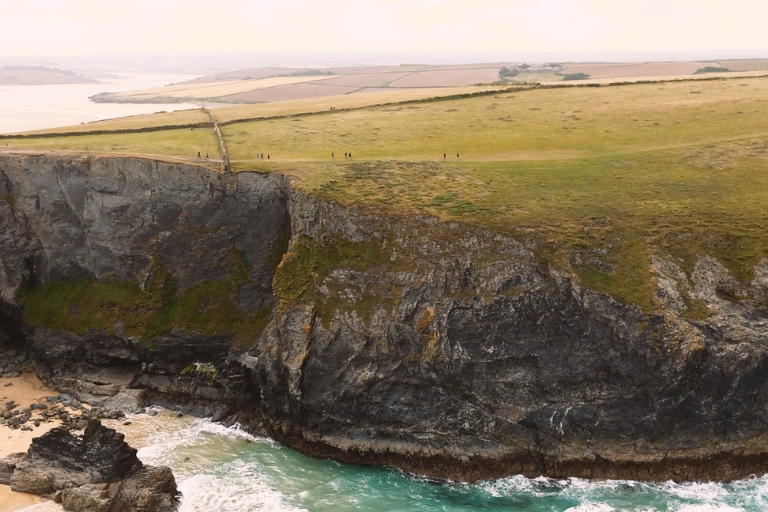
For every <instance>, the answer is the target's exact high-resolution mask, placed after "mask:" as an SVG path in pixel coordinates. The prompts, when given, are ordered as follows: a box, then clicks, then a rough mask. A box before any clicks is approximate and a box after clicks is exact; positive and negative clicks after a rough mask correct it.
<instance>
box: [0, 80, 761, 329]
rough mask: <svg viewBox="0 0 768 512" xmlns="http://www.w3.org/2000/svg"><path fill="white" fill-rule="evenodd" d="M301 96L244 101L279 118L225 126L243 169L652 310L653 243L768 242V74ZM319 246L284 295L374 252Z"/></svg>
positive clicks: (730, 247)
mask: <svg viewBox="0 0 768 512" xmlns="http://www.w3.org/2000/svg"><path fill="white" fill-rule="evenodd" d="M361 96H362V95H361ZM302 101H303V103H301V107H296V106H295V105H294V106H293V107H292V106H291V105H293V104H292V103H291V104H285V105H278V104H275V105H274V106H272V107H269V108H267V107H266V106H264V107H261V106H253V107H248V108H251V109H253V112H254V113H255V112H257V111H258V112H260V113H261V114H263V115H269V112H272V113H275V114H276V117H272V118H264V119H259V120H252V121H248V122H241V123H234V124H229V125H225V126H223V127H222V132H223V135H224V139H225V142H226V144H227V147H228V150H229V153H230V157H231V159H232V166H233V169H235V170H236V171H246V170H258V171H275V172H282V173H285V174H287V175H290V176H292V177H293V178H295V180H294V182H293V183H294V185H295V186H297V187H300V188H302V189H303V190H305V191H307V192H308V193H310V194H312V195H314V196H318V197H321V198H324V199H329V200H335V201H338V202H339V203H341V204H342V205H348V206H351V205H359V206H363V207H375V208H377V209H378V210H379V211H383V212H388V213H389V214H392V215H409V214H412V213H428V214H432V215H435V216H437V217H438V218H440V219H442V220H459V221H462V222H466V223H468V224H472V225H479V226H483V227H488V228H491V229H494V230H497V231H499V232H503V233H507V234H509V235H511V236H513V237H515V238H517V239H519V240H521V241H525V242H526V243H527V245H528V246H529V247H535V248H536V249H535V251H536V252H537V253H538V257H539V258H540V261H547V262H549V263H550V264H553V265H555V266H558V267H564V268H567V269H570V270H571V271H573V272H575V273H577V274H578V275H579V276H581V278H582V279H583V280H584V281H585V282H586V283H587V284H589V285H591V286H593V287H595V288H597V289H599V290H602V291H605V292H607V293H609V294H611V295H614V296H616V297H618V298H621V299H623V300H625V301H628V302H632V303H636V304H639V305H641V306H642V307H643V308H645V309H646V310H652V309H653V307H654V306H653V303H652V300H651V295H652V292H653V291H654V285H653V283H652V280H651V278H652V275H651V270H650V264H649V261H650V258H651V256H652V255H654V254H658V255H661V256H665V257H670V258H673V259H674V260H676V261H678V262H679V263H680V265H681V266H683V267H684V268H685V269H686V270H687V271H690V270H692V268H693V265H694V264H695V262H696V260H697V258H698V257H699V256H702V255H705V254H709V255H713V256H715V257H716V258H718V259H719V260H720V261H721V262H722V263H723V264H725V265H726V266H727V267H728V268H729V269H730V271H731V272H732V273H733V274H734V275H735V276H736V277H737V278H738V279H740V280H742V281H745V282H746V281H750V280H751V279H752V272H753V266H754V265H755V264H756V263H757V262H759V261H760V259H761V258H763V257H768V230H766V226H768V210H767V209H766V208H765V204H768V173H766V172H765V171H766V168H768V125H766V123H765V116H766V113H767V112H768V78H733V79H725V78H718V79H714V80H693V79H692V80H690V81H675V82H658V83H644V84H632V85H621V86H602V87H579V86H567V87H560V88H534V89H525V90H523V89H521V90H519V91H517V92H502V91H496V92H493V93H490V94H488V95H484V96H473V97H467V98H458V99H442V100H430V101H422V102H411V103H404V104H391V105H380V106H365V104H361V103H350V106H352V107H354V108H351V109H349V110H338V111H333V112H329V111H327V109H326V111H325V112H319V113H313V114H307V115H295V114H296V112H300V111H301V110H300V109H299V108H305V107H306V104H307V101H306V100H302ZM350 101H351V100H350ZM360 101H362V100H360ZM296 105H298V103H297V104H296ZM318 105H320V103H318ZM294 107H295V108H294ZM258 109H262V110H258ZM269 109H272V110H269ZM297 109H299V110H297ZM249 112H251V111H250V110H249ZM284 114H289V115H290V116H289V117H281V116H283V115H284ZM240 115H241V117H242V116H244V115H245V114H240ZM232 116H234V117H232ZM230 117H231V118H233V119H234V118H236V117H237V116H235V115H234V114H232V113H230ZM219 118H220V119H221V116H219ZM197 132H198V130H195V131H194V132H190V131H189V130H186V131H184V132H183V133H182V131H179V130H168V131H160V132H152V133H148V134H136V137H137V140H139V139H140V140H142V141H144V142H142V143H141V144H139V142H136V144H135V150H136V151H139V152H143V153H147V154H168V155H183V154H187V153H188V152H189V151H190V147H193V146H192V145H191V144H190V142H191V141H190V139H188V137H197V136H198V134H197ZM200 132H201V133H202V130H201V131H200ZM207 132H208V130H206V133H207ZM206 136H208V135H206ZM116 137H117V136H116V135H98V136H96V135H93V136H83V137H62V138H53V139H24V140H11V141H10V143H11V146H23V147H24V148H30V149H31V148H50V149H55V148H58V149H63V148H65V147H66V148H69V149H76V148H82V147H83V146H84V144H83V142H84V141H85V139H89V140H88V141H87V146H88V147H90V148H96V147H99V148H101V150H102V151H105V152H117V151H118V149H113V145H114V144H117V140H118V139H117V138H116ZM74 139H78V140H79V141H80V142H78V143H77V144H75V145H73V142H72V141H73V140H74ZM90 139H92V140H90ZM126 140H129V139H126ZM206 141H208V139H206ZM0 142H4V141H3V140H2V139H0ZM209 142H210V144H211V147H214V148H215V140H213V139H212V138H211V140H210V141H209ZM206 143H207V142H206ZM125 144H128V143H127V142H126V143H125ZM142 144H144V145H142ZM126 148H128V146H127V145H126ZM214 150H215V149H214ZM214 150H211V151H214ZM120 151H122V150H120ZM349 152H351V153H352V159H351V160H349V159H345V158H344V154H345V153H349ZM256 153H262V154H265V153H266V154H269V155H270V161H268V162H267V161H261V160H259V161H256V160H255V154H256ZM331 153H333V156H334V158H331ZM443 155H445V158H444V156H443ZM368 249H370V250H373V249H374V248H368ZM323 250H324V249H319V248H311V247H307V248H306V251H308V253H307V254H306V255H303V254H300V253H297V255H289V256H288V257H287V258H286V260H284V262H283V268H284V270H278V278H277V279H276V282H275V284H276V291H277V292H278V295H279V296H280V297H283V298H286V299H292V300H294V299H297V298H299V297H300V296H301V295H302V294H303V293H309V292H310V291H311V286H310V282H309V281H307V279H309V278H308V277H307V276H311V275H312V273H316V274H317V273H322V272H325V271H327V269H331V268H335V267H339V266H341V267H344V266H346V267H349V268H354V265H357V264H360V265H369V264H374V263H372V262H370V261H367V260H366V259H365V257H363V256H360V258H361V259H354V258H350V257H346V256H344V254H345V253H344V251H346V250H347V249H346V248H339V247H338V246H337V249H336V250H337V251H339V252H337V253H334V254H330V253H329V254H326V253H324V252H322V251H323ZM350 250H351V249H350ZM313 251H314V252H313ZM318 251H319V252H318ZM299 252H300V251H299ZM353 252H354V251H353ZM350 254H351V253H350ZM374 259H375V260H376V261H379V259H378V258H374ZM324 261H325V262H327V263H323V262H324ZM325 265H327V267H325ZM324 268H325V269H326V270H324ZM285 269H292V270H291V272H288V271H287V270H285ZM188 293H189V292H188ZM170 307H171V306H168V308H170ZM174 307H181V306H174ZM174 315H175V314H174ZM172 316H173V315H172ZM182 317H183V315H182ZM174 318H175V316H174ZM190 321H191V320H190ZM166 324H167V322H166ZM166 324H163V325H166Z"/></svg>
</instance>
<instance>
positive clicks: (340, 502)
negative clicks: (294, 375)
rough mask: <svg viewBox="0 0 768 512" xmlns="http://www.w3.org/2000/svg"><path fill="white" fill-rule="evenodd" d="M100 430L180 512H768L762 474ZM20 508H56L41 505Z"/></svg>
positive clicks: (41, 511) (206, 425)
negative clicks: (125, 449)
mask: <svg viewBox="0 0 768 512" xmlns="http://www.w3.org/2000/svg"><path fill="white" fill-rule="evenodd" d="M126 422H129V423H130V424H129V425H125V423H126ZM105 423H106V424H108V425H109V426H111V427H113V428H116V429H118V430H120V431H121V432H123V433H125V435H126V441H127V442H128V443H129V444H130V445H131V446H134V447H136V448H138V449H139V452H138V456H139V458H140V459H141V460H142V461H143V462H144V463H146V464H152V465H166V466H170V467H171V469H172V470H173V473H174V475H175V476H176V481H177V483H178V486H179V490H180V491H181V492H182V500H181V507H180V510H181V512H211V511H218V512H251V511H254V512H255V511H262V512H278V511H280V512H283V511H285V512H289V511H290V512H295V511H311V512H346V511H365V512H406V511H425V512H433V511H434V512H438V511H440V512H452V511H457V512H458V511H464V510H489V511H510V512H511V511H528V512H545V511H546V512H610V511H635V512H649V511H679V512H711V511H727V512H736V511H756V512H757V511H765V510H768V475H766V476H762V477H759V478H758V477H756V478H749V479H746V480H741V481H737V482H732V483H729V484H721V483H716V482H709V483H693V482H691V483H682V484H678V483H674V482H671V481H669V482H660V483H645V482H634V481H631V480H604V481H588V480H583V479H580V478H569V479H565V480H554V479H549V478H543V477H539V478H533V479H531V478H525V477H523V476H510V477H508V478H501V479H498V480H486V481H482V482H477V483H472V484H467V483H460V482H445V481H436V480H431V479H428V478H424V477H421V476H418V475H413V474H410V473H406V472H403V471H400V470H398V469H396V468H388V467H367V466H358V465H351V464H341V463H338V462H334V461H331V460H318V459H313V458H310V457H306V456H304V455H302V454H300V453H298V452H296V451H294V450H292V449H290V448H286V447H285V446H282V445H281V444H279V443H277V442H275V441H272V440H271V439H268V438H265V437H258V436H253V435H250V434H248V433H246V432H245V431H243V430H242V429H240V428H238V427H237V426H234V427H225V426H223V425H220V424H218V423H215V422H212V421H210V420H208V419H200V418H193V417H190V416H184V417H181V418H180V417H178V415H177V414H176V413H174V412H170V411H164V410H159V413H158V414H157V415H156V416H149V415H147V414H138V415H129V416H128V417H127V418H126V420H116V421H105ZM24 510H25V511H26V512H52V511H54V510H57V511H58V510H63V509H62V508H61V507H60V506H58V505H55V504H54V503H52V502H49V503H44V504H40V505H35V506H32V507H29V508H26V509H24Z"/></svg>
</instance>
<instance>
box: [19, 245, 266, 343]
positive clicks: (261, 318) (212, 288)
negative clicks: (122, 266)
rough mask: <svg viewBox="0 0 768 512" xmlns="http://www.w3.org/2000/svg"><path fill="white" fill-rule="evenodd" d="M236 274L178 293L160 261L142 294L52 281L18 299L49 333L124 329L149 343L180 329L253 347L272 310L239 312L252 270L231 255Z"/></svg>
mask: <svg viewBox="0 0 768 512" xmlns="http://www.w3.org/2000/svg"><path fill="white" fill-rule="evenodd" d="M232 261H233V266H232V272H231V273H230V274H228V275H227V276H226V277H224V278H222V279H219V280H218V281H205V282H202V283H199V284H196V285H194V286H191V287H189V288H188V289H187V290H186V291H185V292H184V293H179V292H178V286H177V283H176V280H175V279H174V277H173V276H171V275H170V274H169V273H168V272H167V271H166V270H165V268H164V267H163V265H162V263H161V262H160V260H159V259H158V258H155V259H154V261H153V268H154V271H155V273H154V276H153V277H151V278H150V279H149V280H148V282H147V283H146V284H145V286H144V288H143V289H142V288H141V287H140V286H139V284H138V283H135V282H133V283H129V282H108V283H102V282H99V281H96V280H94V279H87V278H83V279H79V280H77V281H75V282H71V283H56V282H48V283H45V284H43V285H41V286H38V287H37V288H35V289H34V290H29V289H28V288H27V287H26V286H24V287H22V288H21V289H20V291H19V294H18V300H19V303H20V304H21V306H22V308H23V312H24V318H25V320H26V322H27V323H29V324H30V325H34V326H41V327H46V328H49V329H60V330H67V331H72V332H75V333H78V334H83V333H86V332H88V331H106V332H108V333H110V334H114V333H115V332H116V330H117V329H118V328H120V327H122V329H124V331H125V334H126V335H128V336H138V337H140V338H141V339H142V340H149V339H151V338H153V337H155V336H157V335H160V334H163V333H166V332H169V331H171V330H172V329H178V330H182V331H187V332H198V333H200V334H204V335H225V334H227V333H234V337H233V338H232V343H233V344H234V345H236V346H247V345H249V344H250V343H252V342H253V341H254V340H255V339H256V338H257V337H258V335H259V334H260V333H261V331H262V330H263V329H264V327H265V326H266V324H267V321H268V320H269V315H270V313H271V310H272V308H271V305H270V304H266V305H264V306H263V307H261V308H259V309H258V310H257V311H254V312H251V311H245V310H242V309H240V308H239V307H238V295H239V291H240V286H242V285H243V284H246V283H247V282H248V280H249V277H250V269H249V267H248V264H247V263H246V262H245V260H244V259H243V257H242V256H241V255H240V254H238V253H237V252H235V251H233V255H232Z"/></svg>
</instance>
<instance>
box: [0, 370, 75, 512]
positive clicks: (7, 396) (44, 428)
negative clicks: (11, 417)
mask: <svg viewBox="0 0 768 512" xmlns="http://www.w3.org/2000/svg"><path fill="white" fill-rule="evenodd" d="M9 383H10V386H9V385H8V384H9ZM57 394H58V393H56V392H54V391H52V390H50V389H48V388H47V387H45V385H44V384H43V383H42V382H41V381H40V379H38V378H37V376H36V375H35V374H34V373H32V372H31V370H29V369H27V370H26V371H25V372H24V373H22V374H21V376H20V377H17V378H13V379H11V378H7V377H2V378H0V409H2V410H3V411H5V410H6V405H5V404H7V403H8V402H10V401H11V400H13V401H14V402H16V403H17V404H19V406H18V407H17V408H14V410H15V409H24V408H26V407H29V406H30V405H32V404H40V403H44V402H45V401H46V400H45V397H46V396H56V395H57ZM27 424H28V425H29V426H30V428H31V430H21V429H20V428H19V429H13V428H11V427H9V426H8V425H5V424H3V425H0V458H4V457H7V456H8V455H10V454H11V453H16V452H25V451H27V449H28V448H29V445H30V443H31V442H32V439H33V438H35V437H39V436H41V435H43V434H44V433H46V432H48V431H49V430H51V429H52V428H55V427H57V426H59V425H61V421H59V420H49V421H47V422H41V423H40V426H38V427H35V426H34V423H32V422H28V423H27ZM45 502H47V500H44V499H42V498H40V497H39V496H35V495H34V494H27V493H23V492H14V491H12V490H11V488H10V487H9V486H7V485H0V511H1V512H11V511H16V510H23V509H25V508H27V507H31V506H34V505H38V504H41V503H45ZM51 505H55V504H53V503H51ZM46 509H48V507H46ZM33 510H42V509H41V508H38V507H35V508H34V509H33ZM50 510H62V509H61V508H60V507H59V506H58V505H56V506H55V508H50Z"/></svg>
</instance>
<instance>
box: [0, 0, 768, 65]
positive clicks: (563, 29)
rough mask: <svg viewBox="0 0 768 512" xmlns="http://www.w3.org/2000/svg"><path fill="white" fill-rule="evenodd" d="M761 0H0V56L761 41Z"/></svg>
mask: <svg viewBox="0 0 768 512" xmlns="http://www.w3.org/2000/svg"><path fill="white" fill-rule="evenodd" d="M766 20H768V0H442V1H441V0H267V1H264V0H0V56H12V55H33V54H36V55H72V54H83V53H100V54H103V53H135V52H170V53H192V52H238V51H242V52H252V51H281V50H288V51H296V50H317V51H350V50H360V51H403V50H466V51H504V52H537V51H554V50H579V51H583V50H625V51H693V50H730V49H743V50H768V30H767V29H766Z"/></svg>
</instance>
